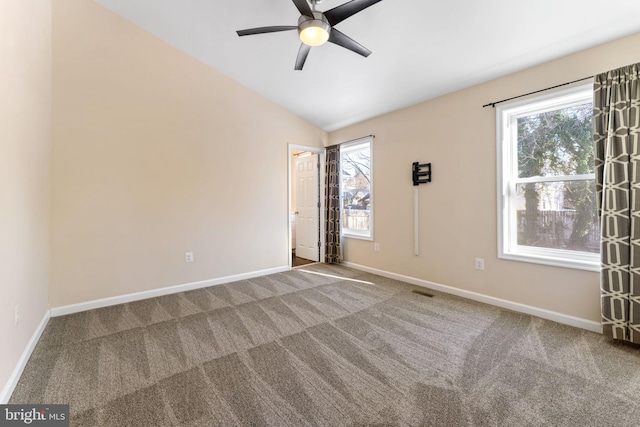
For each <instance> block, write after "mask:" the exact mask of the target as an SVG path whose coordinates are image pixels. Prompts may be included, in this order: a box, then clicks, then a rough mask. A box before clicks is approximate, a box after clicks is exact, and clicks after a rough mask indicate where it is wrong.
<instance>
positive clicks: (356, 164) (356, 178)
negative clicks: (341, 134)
mask: <svg viewBox="0 0 640 427" xmlns="http://www.w3.org/2000/svg"><path fill="white" fill-rule="evenodd" d="M340 166H341V168H342V228H343V231H345V232H346V233H351V234H358V235H363V236H368V235H369V234H370V230H371V221H370V217H371V209H372V208H373V206H372V203H371V145H370V144H369V143H365V144H359V145H356V146H351V147H348V148H347V149H345V150H343V151H342V161H341V163H340Z"/></svg>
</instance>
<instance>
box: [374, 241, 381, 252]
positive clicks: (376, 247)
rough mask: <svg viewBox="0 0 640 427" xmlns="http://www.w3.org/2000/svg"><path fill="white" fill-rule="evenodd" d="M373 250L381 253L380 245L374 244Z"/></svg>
mask: <svg viewBox="0 0 640 427" xmlns="http://www.w3.org/2000/svg"><path fill="white" fill-rule="evenodd" d="M373 250H374V252H380V243H374V244H373Z"/></svg>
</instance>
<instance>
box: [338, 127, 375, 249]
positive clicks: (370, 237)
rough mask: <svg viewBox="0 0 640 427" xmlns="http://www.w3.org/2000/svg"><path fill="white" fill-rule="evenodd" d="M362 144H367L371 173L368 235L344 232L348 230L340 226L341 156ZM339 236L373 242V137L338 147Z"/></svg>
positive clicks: (341, 208) (341, 215) (341, 206)
mask: <svg viewBox="0 0 640 427" xmlns="http://www.w3.org/2000/svg"><path fill="white" fill-rule="evenodd" d="M364 144H369V153H370V156H369V157H370V160H369V162H370V165H371V166H370V167H371V173H370V176H369V200H370V202H369V203H370V204H371V206H372V208H371V210H370V211H369V232H368V233H358V232H354V231H345V230H350V229H348V228H344V224H342V218H343V210H344V207H343V204H342V155H343V153H344V151H348V150H349V148H350V147H354V146H357V145H364ZM340 164H341V166H340V218H341V221H340V236H341V237H345V238H350V239H360V240H368V241H373V230H374V217H375V215H374V210H375V199H374V196H373V181H374V179H373V175H374V172H373V171H374V156H373V136H365V137H363V138H358V139H355V140H353V141H349V142H345V143H343V144H341V145H340Z"/></svg>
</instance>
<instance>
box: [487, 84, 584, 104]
mask: <svg viewBox="0 0 640 427" xmlns="http://www.w3.org/2000/svg"><path fill="white" fill-rule="evenodd" d="M594 77H595V76H589V77H584V78H582V79H578V80H574V81H572V82H567V83H562V84H559V85H555V86H551V87H548V88H546V89H540V90H536V91H534V92H529V93H525V94H524V95H518V96H513V97H511V98H507V99H503V100H502V101H496V102H490V103H488V104H485V105H483V106H482V108H484V107H493V108H495V107H496V104H501V103H503V102H507V101H511V100H512V99H517V98H522V97H524V96H528V95H533V94H534V93H539V92H544V91H545V90H550V89H555V88H557V87H562V86H566V85H570V84H572V83H577V82H581V81H583V80H589V79H592V78H594Z"/></svg>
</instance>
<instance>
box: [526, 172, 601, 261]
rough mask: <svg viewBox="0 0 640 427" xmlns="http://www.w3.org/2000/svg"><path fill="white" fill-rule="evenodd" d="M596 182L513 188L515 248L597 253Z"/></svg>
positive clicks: (542, 184) (554, 183)
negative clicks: (525, 247)
mask: <svg viewBox="0 0 640 427" xmlns="http://www.w3.org/2000/svg"><path fill="white" fill-rule="evenodd" d="M595 197H596V186H595V181H565V182H563V181H560V182H547V183H527V184H517V185H516V205H517V207H516V215H517V216H516V218H517V233H518V245H524V246H535V247H543V248H552V249H567V250H573V251H583V252H591V253H598V252H599V251H600V233H599V230H598V220H597V214H596V198H595Z"/></svg>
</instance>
